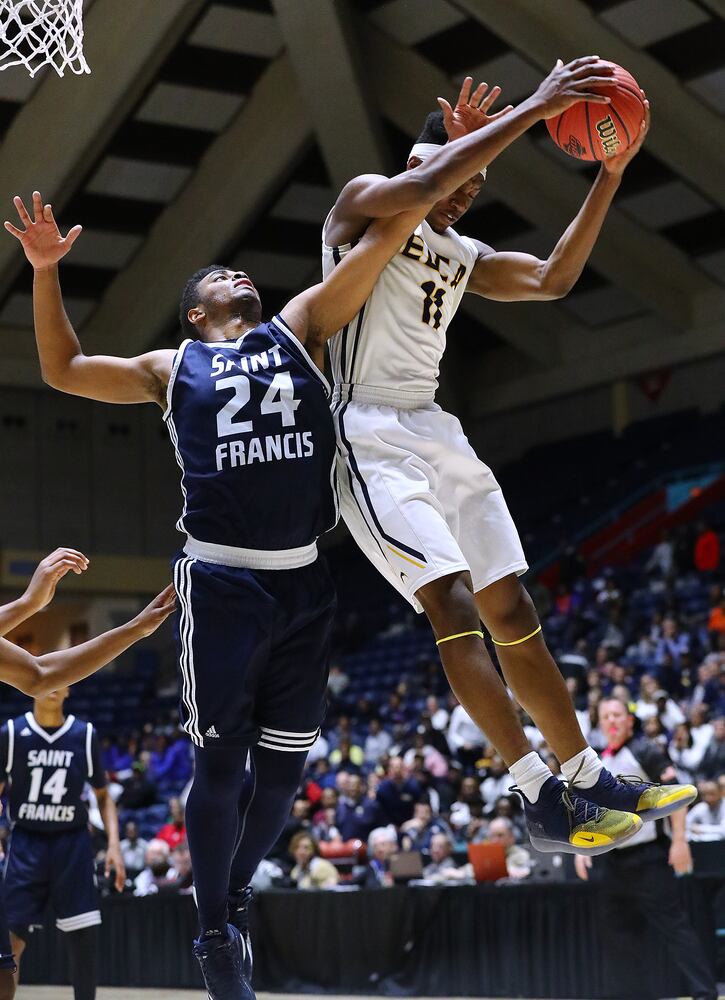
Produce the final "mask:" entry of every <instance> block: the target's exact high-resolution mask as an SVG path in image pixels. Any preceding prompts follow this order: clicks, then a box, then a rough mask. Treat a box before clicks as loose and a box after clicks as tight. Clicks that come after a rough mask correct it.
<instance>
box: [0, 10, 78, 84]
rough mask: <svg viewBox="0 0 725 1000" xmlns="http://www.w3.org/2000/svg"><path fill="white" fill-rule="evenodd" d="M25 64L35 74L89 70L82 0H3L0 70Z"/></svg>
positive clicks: (0, 31)
mask: <svg viewBox="0 0 725 1000" xmlns="http://www.w3.org/2000/svg"><path fill="white" fill-rule="evenodd" d="M10 66H24V67H25V68H26V69H27V71H28V72H29V73H30V75H31V76H35V74H36V73H37V72H38V70H39V69H41V68H42V67H43V66H52V67H53V69H54V70H55V71H56V73H57V74H58V75H59V76H63V73H64V71H65V70H66V69H69V70H70V71H71V72H72V73H78V74H81V73H90V68H89V66H88V63H87V62H86V60H85V57H84V55H83V0H0V70H4V69H8V68H9V67H10Z"/></svg>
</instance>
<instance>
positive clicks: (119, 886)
mask: <svg viewBox="0 0 725 1000" xmlns="http://www.w3.org/2000/svg"><path fill="white" fill-rule="evenodd" d="M112 868H113V869H114V870H115V873H116V874H115V877H114V879H113V884H114V885H115V887H116V892H123V888H124V886H125V885H126V865H125V864H124V863H123V855H122V854H121V848H120V847H119V846H118V845H117V844H113V845H109V847H108V850H107V851H106V865H105V868H104V869H103V871H104V874H105V876H106V878H110V875H111V869H112Z"/></svg>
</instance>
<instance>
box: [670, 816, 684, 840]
mask: <svg viewBox="0 0 725 1000" xmlns="http://www.w3.org/2000/svg"><path fill="white" fill-rule="evenodd" d="M670 827H671V829H672V840H673V841H678V840H687V810H686V809H680V810H679V811H678V812H676V813H672V815H671V816H670Z"/></svg>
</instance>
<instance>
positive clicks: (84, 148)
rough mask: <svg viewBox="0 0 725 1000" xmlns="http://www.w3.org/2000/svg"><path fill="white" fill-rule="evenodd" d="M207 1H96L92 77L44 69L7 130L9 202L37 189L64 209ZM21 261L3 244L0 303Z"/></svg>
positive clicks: (89, 47) (89, 48)
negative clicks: (14, 197)
mask: <svg viewBox="0 0 725 1000" xmlns="http://www.w3.org/2000/svg"><path fill="white" fill-rule="evenodd" d="M205 2H206V0H164V2H163V3H151V4H149V3H146V2H144V0H124V2H123V3H119V2H118V0H95V3H93V4H92V6H91V7H90V9H89V10H88V12H87V14H86V19H85V46H84V47H85V53H86V58H87V60H88V63H89V65H90V66H91V75H90V76H74V75H73V74H70V73H67V74H66V75H65V76H64V77H63V78H62V79H61V78H60V77H58V76H57V75H56V74H55V73H52V72H47V74H46V76H45V79H44V80H43V82H42V83H41V84H40V86H39V87H38V89H37V90H36V91H35V93H34V94H33V96H32V97H31V98H30V99H29V100H28V101H27V103H26V104H25V105H24V107H23V109H22V110H21V111H20V112H19V114H18V115H17V116H16V118H15V120H14V121H13V123H12V125H11V126H10V128H9V130H8V133H7V135H6V137H5V140H4V142H3V155H2V160H0V191H2V192H3V197H4V198H6V199H7V201H8V203H9V200H10V198H11V197H12V195H14V194H22V195H23V196H24V197H25V198H26V199H28V198H29V197H30V192H31V190H32V188H33V187H36V188H38V189H39V190H40V191H42V193H43V196H44V198H45V199H46V201H52V202H53V205H54V207H55V209H56V213H57V212H58V211H59V210H60V209H62V208H63V206H64V205H65V204H66V203H67V202H68V201H69V200H70V198H71V197H72V195H73V194H74V192H75V191H76V190H77V189H78V187H79V186H80V185H81V184H82V183H83V181H84V180H85V176H86V173H87V171H88V168H89V166H90V165H92V164H93V163H94V161H95V160H96V159H97V157H98V156H100V154H101V153H102V151H103V149H104V148H105V146H106V144H107V143H108V140H109V139H110V137H111V136H112V135H113V133H114V132H115V131H116V129H117V128H118V126H119V125H120V124H121V122H122V121H123V120H124V119H125V117H126V116H127V115H128V113H129V112H130V111H131V110H132V108H133V107H134V105H135V104H136V102H137V101H138V100H139V98H140V97H141V95H142V94H143V93H144V91H145V89H146V88H147V87H148V85H149V83H150V82H151V80H153V78H154V76H155V74H156V72H157V71H158V69H159V67H160V66H161V65H162V64H163V62H164V60H165V59H166V57H167V56H168V54H169V53H170V52H171V50H172V49H173V48H174V47H175V45H176V44H177V42H178V41H179V39H181V38H183V36H184V35H185V33H186V31H187V29H188V28H189V26H190V25H191V23H192V22H193V20H194V18H195V17H197V15H198V14H199V12H200V11H201V10H203V8H204V6H205ZM15 72H20V70H16V71H15ZM10 207H12V206H10ZM5 210H6V211H7V210H8V208H7V205H6V206H5ZM23 264H24V257H23V255H22V253H21V252H20V251H19V248H18V246H17V244H16V243H15V241H14V240H8V239H2V240H0V299H1V298H2V297H3V296H4V295H5V294H6V293H7V291H8V288H9V287H10V286H11V284H12V282H13V281H14V280H15V278H16V276H17V274H18V272H19V270H20V268H21V267H22V266H23Z"/></svg>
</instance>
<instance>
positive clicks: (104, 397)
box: [51, 350, 174, 404]
mask: <svg viewBox="0 0 725 1000" xmlns="http://www.w3.org/2000/svg"><path fill="white" fill-rule="evenodd" d="M173 356H174V352H173V351H171V350H167V351H151V352H150V353H148V354H141V355H139V356H138V357H135V358H117V357H113V356H112V355H107V354H93V355H85V354H81V355H78V356H77V357H75V358H73V360H72V361H71V362H70V364H69V365H68V368H67V369H66V371H65V372H64V374H63V376H62V378H61V379H59V380H57V381H54V382H51V385H53V386H54V388H57V389H61V390H62V391H63V392H67V393H70V394H71V395H74V396H84V397H85V398H86V399H96V400H98V401H99V402H101V403H151V402H157V403H159V404H163V395H164V391H165V387H166V384H167V383H168V380H169V377H170V375H171V367H172V364H173Z"/></svg>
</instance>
